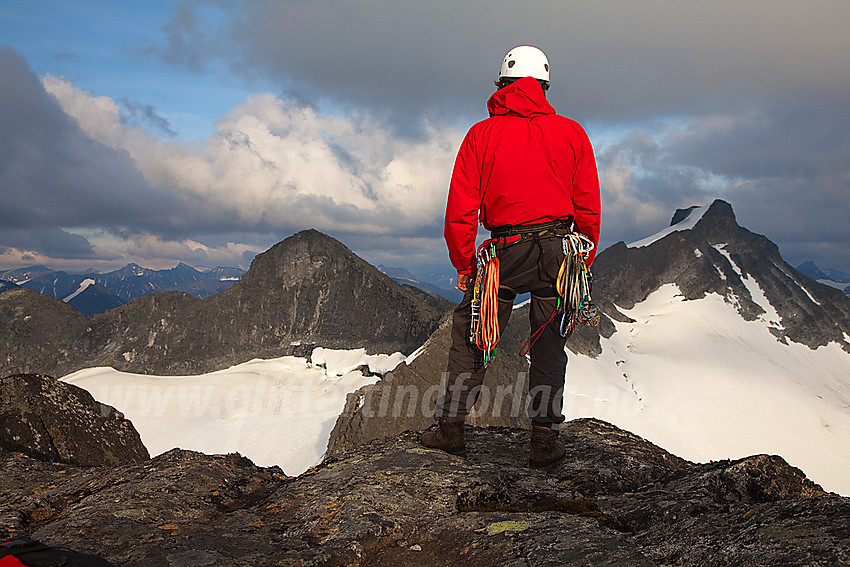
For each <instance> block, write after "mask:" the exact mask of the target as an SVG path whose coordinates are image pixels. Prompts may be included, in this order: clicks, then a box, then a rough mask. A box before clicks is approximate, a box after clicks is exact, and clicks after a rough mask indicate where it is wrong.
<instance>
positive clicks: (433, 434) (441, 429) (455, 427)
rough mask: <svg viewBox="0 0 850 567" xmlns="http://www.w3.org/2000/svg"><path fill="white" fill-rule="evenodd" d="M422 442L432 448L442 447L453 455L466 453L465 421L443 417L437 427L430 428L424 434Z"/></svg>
mask: <svg viewBox="0 0 850 567" xmlns="http://www.w3.org/2000/svg"><path fill="white" fill-rule="evenodd" d="M422 444H423V445H425V446H426V447H430V448H432V449H440V450H441V451H445V452H446V453H451V454H452V455H463V454H464V453H466V440H465V439H464V438H463V421H462V420H457V419H455V420H453V421H450V420H448V419H447V418H445V417H441V418H440V419H439V420H438V421H437V428H436V429H429V430H428V431H426V432H425V433H423V434H422Z"/></svg>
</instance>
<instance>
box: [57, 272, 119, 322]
mask: <svg viewBox="0 0 850 567" xmlns="http://www.w3.org/2000/svg"><path fill="white" fill-rule="evenodd" d="M63 301H64V302H65V303H67V304H68V305H70V306H71V307H73V308H74V309H76V310H77V311H79V312H80V313H82V314H83V315H85V316H86V317H91V316H93V315H97V314H98V313H103V312H104V311H108V310H109V309H115V308H116V307H120V306H122V305H124V303H125V302H124V301H122V300H121V298H120V297H118V296H117V295H115V294H113V293H112V292H111V291H109V290H108V289H106V288H105V287H103V286H102V285H100V284H99V283H95V282H94V280H92V279H85V280H83V281H82V282H81V283H80V286H79V288H78V289H77V290H75V291H74V292H73V293H71V295H69V296H68V297H65V298H63Z"/></svg>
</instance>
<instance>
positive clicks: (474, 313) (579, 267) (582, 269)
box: [469, 219, 599, 366]
mask: <svg viewBox="0 0 850 567" xmlns="http://www.w3.org/2000/svg"><path fill="white" fill-rule="evenodd" d="M572 225H573V223H572V219H568V220H567V221H556V222H552V223H541V224H537V225H526V226H515V227H500V228H498V229H494V230H493V231H492V233H491V234H492V238H490V239H489V240H486V241H484V242H483V243H482V244H481V246H479V247H478V251H477V252H476V255H475V256H476V264H477V270H476V274H475V283H474V284H473V292H472V304H471V307H470V309H471V321H470V329H469V342H470V343H471V344H473V345H475V346H477V347H478V348H479V349H481V350H482V351H483V352H484V366H487V365H488V364H489V363H490V361H491V360H492V359H493V347H495V346H496V344H497V343H498V342H499V339H500V336H499V258H498V257H497V256H496V251H497V250H500V249H502V248H505V247H507V246H511V245H513V244H515V243H517V242H520V241H523V240H525V239H526V238H529V237H531V238H534V239H535V241H537V239H538V238H541V237H543V238H561V241H562V246H563V251H564V259H563V261H562V262H561V266H560V268H559V269H558V276H557V278H556V280H555V288H556V290H557V292H558V301H557V304H556V307H555V309H554V310H553V311H552V314H551V315H550V316H549V319H548V320H547V321H546V322H545V323H544V324H543V325H541V326H540V328H539V329H537V330H536V331H534V332H533V333H532V334H531V336H529V337H528V340H527V341H526V343H525V345H524V346H523V347H522V350H521V351H520V356H526V355H527V354H528V352H529V351H530V350H531V347H532V346H533V345H534V343H535V342H536V341H537V339H538V338H540V336H541V335H542V334H543V331H544V330H545V329H546V326H547V325H549V323H551V322H552V321H553V320H554V319H555V317H556V316H557V315H558V314H560V315H561V321H560V323H559V326H558V330H559V333H560V335H561V336H562V337H564V338H566V337H569V336H570V334H572V332H573V330H574V328H575V324H576V323H579V324H581V325H592V326H596V325H599V309H598V308H597V307H596V305H594V304H593V303H591V298H590V287H591V281H592V276H591V273H590V270H589V269H588V267H587V258H588V256H589V254H590V252H591V251H592V250H593V248H594V244H593V241H591V240H590V239H589V238H588V237H586V236H585V235H583V234H581V233H579V232H573V230H572V228H573V226H572Z"/></svg>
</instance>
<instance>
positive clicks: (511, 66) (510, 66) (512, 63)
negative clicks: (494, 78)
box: [508, 61, 516, 69]
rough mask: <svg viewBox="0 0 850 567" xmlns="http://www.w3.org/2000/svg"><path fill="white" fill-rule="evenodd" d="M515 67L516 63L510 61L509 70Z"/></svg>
mask: <svg viewBox="0 0 850 567" xmlns="http://www.w3.org/2000/svg"><path fill="white" fill-rule="evenodd" d="M514 65H516V61H508V69H513V68H514Z"/></svg>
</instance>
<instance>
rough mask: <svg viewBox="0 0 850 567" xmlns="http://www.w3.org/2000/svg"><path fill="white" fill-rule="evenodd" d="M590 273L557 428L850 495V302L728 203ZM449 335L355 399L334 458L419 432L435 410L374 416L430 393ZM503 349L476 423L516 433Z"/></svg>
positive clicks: (624, 248)
mask: <svg viewBox="0 0 850 567" xmlns="http://www.w3.org/2000/svg"><path fill="white" fill-rule="evenodd" d="M593 272H594V290H593V296H594V300H595V302H596V303H597V304H598V305H599V306H600V307H601V308H602V310H603V312H604V313H605V316H604V317H603V320H602V322H601V324H600V326H599V327H597V328H594V327H579V328H577V330H576V333H575V334H574V335H573V336H572V337H571V338H570V340H569V341H568V342H567V348H568V349H569V350H570V351H571V354H570V362H569V364H568V367H567V382H566V384H567V385H566V392H565V399H564V408H563V409H564V415H565V416H566V417H567V419H573V418H578V417H599V418H601V419H605V420H607V421H610V422H612V423H615V424H617V425H618V426H620V427H623V428H624V429H627V430H629V431H632V432H634V433H637V434H639V435H642V436H644V437H646V438H647V439H650V440H651V441H652V442H653V443H656V444H658V445H661V446H662V447H664V448H665V449H667V450H670V451H671V452H673V453H675V454H677V455H680V456H683V457H685V458H688V459H693V460H698V461H702V460H709V459H722V458H733V457H741V456H744V455H748V454H752V453H753V452H767V453H778V454H780V455H782V456H783V457H785V458H786V459H787V460H789V461H790V462H791V463H792V464H794V465H796V466H799V467H800V468H802V469H803V470H804V471H805V472H806V473H807V474H809V476H810V477H811V478H812V479H813V480H815V481H816V482H819V483H822V484H823V486H824V487H825V488H826V489H828V490H834V491H838V492H841V493H843V494H850V477H848V476H847V474H846V471H847V470H850V300H848V299H847V298H846V297H845V296H844V295H843V294H842V293H841V292H839V291H838V290H835V289H832V288H830V287H827V286H824V285H821V284H819V283H817V282H815V281H813V280H811V279H809V278H807V277H805V276H803V275H802V274H800V273H799V272H797V271H796V270H795V269H794V268H792V267H791V266H789V265H788V264H787V263H786V262H785V261H784V260H783V259H782V258H781V256H780V255H779V251H778V248H777V247H776V246H775V245H774V244H773V243H772V242H770V241H769V240H768V239H767V238H765V237H763V236H760V235H757V234H754V233H752V232H750V231H748V230H746V229H745V228H742V227H740V226H739V225H738V224H737V222H736V220H735V216H734V213H733V211H732V208H731V206H729V204H728V203H725V202H723V201H715V202H714V203H712V204H711V205H710V206H704V207H692V208H690V209H684V210H682V211H678V212H677V213H676V214H675V215H674V223H673V224H672V225H671V226H669V227H667V228H665V229H663V230H661V231H660V232H659V233H657V234H654V235H652V236H650V237H648V238H645V239H642V240H640V241H638V242H635V243H632V244H630V245H627V244H625V243H622V242H621V243H618V244H616V245H614V246H612V247H610V248H608V249H607V250H605V251H603V252H601V253H600V254H599V256H597V259H596V261H595V262H594V264H593ZM527 313H528V311H527V307H520V308H516V309H515V310H514V313H513V315H512V316H511V320H510V323H509V325H508V332H507V333H505V335H506V336H509V335H513V334H519V333H516V330H517V328H518V327H519V329H521V330H522V334H523V335H524V337H527V336H528V332H529V329H528V322H527ZM517 326H518V327H517ZM445 331H446V330H445V329H442V330H441V332H442V335H440V336H438V334H437V333H435V335H433V336H432V338H431V340H429V343H428V344H427V345H426V346H425V348H424V349H423V352H422V353H421V354H420V355H419V357H418V358H417V359H416V360H415V361H413V362H412V363H411V364H410V365H401V366H400V367H399V368H398V369H396V371H395V372H394V373H393V379H392V381H387V380H382V381H380V382H378V383H376V384H375V385H371V386H366V387H364V388H363V389H361V391H359V392H358V393H357V395H356V396H355V397H354V398H353V399H352V400H351V403H350V404H349V405H348V406H347V407H346V412H345V413H344V415H343V416H342V417H341V419H340V421H339V422H338V423H337V427H336V429H335V432H334V435H332V436H331V444H332V448H335V447H336V446H341V447H342V448H343V449H344V448H346V447H349V448H350V446H351V445H352V444H358V443H362V442H366V441H368V440H369V439H371V438H375V437H376V436H392V435H394V434H397V433H400V432H401V431H404V430H406V429H420V428H422V427H425V426H427V425H428V423H429V420H430V418H429V416H428V415H426V412H425V411H424V410H425V409H427V408H430V407H432V406H433V400H432V401H431V402H430V403H426V402H423V403H422V404H421V405H420V406H418V407H416V408H414V409H416V410H417V411H416V412H412V413H411V412H406V413H403V414H402V415H398V416H396V415H393V416H392V417H393V419H391V420H387V419H382V418H381V417H380V416H375V415H371V414H374V413H375V408H380V407H381V404H383V405H384V406H386V407H390V408H394V407H402V408H410V407H414V406H413V405H412V404H410V403H409V402H407V401H406V398H405V397H404V396H405V394H404V393H406V392H407V391H408V389H414V390H416V391H419V392H423V391H426V392H427V390H425V389H426V388H427V387H428V386H429V385H430V384H432V383H436V382H438V381H439V375H440V372H441V371H442V370H443V369H444V368H445V359H446V352H447V349H448V333H447V332H445ZM505 343H506V341H504V340H503V341H502V343H500V345H499V346H498V347H497V355H496V360H495V362H494V364H493V365H492V368H491V370H490V372H488V377H487V380H486V381H485V385H486V386H487V388H488V390H487V392H488V394H487V395H485V393H483V392H482V396H481V406H480V407H479V408H478V411H477V415H476V417H475V418H474V423H475V424H477V425H516V424H517V419H516V418H517V417H521V414H524V408H525V401H524V400H517V399H516V398H515V397H514V396H513V393H514V392H515V390H514V387H515V386H514V384H515V383H516V382H517V381H518V377H519V381H520V382H521V381H522V378H524V372H526V371H527V366H525V365H524V361H523V359H522V358H521V357H519V356H518V351H519V350H520V348H519V347H520V345H522V341H521V340H520V341H519V344H517V343H516V341H511V342H510V343H509V344H505ZM505 369H511V371H509V372H505ZM494 371H495V372H494ZM505 392H507V395H505ZM423 395H424V394H423ZM384 400H386V401H384Z"/></svg>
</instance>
